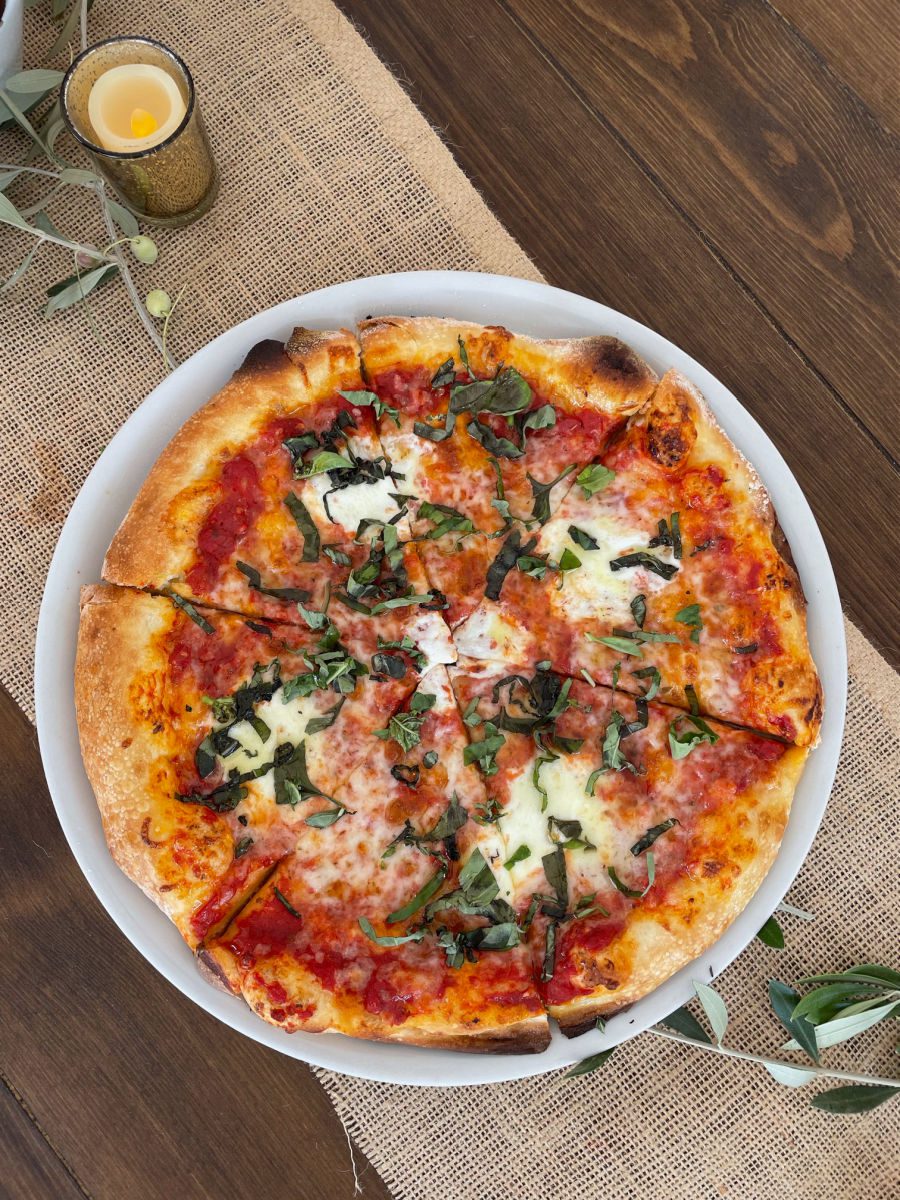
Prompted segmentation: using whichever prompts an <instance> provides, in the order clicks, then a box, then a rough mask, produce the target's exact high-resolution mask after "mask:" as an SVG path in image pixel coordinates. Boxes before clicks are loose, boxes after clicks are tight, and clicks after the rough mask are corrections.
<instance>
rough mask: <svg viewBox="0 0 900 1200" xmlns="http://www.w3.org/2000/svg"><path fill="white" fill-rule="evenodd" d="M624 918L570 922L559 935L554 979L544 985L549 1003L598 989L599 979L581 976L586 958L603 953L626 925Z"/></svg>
mask: <svg viewBox="0 0 900 1200" xmlns="http://www.w3.org/2000/svg"><path fill="white" fill-rule="evenodd" d="M624 924H625V923H624V921H621V920H607V919H602V920H592V919H591V918H590V917H587V918H585V920H583V921H570V922H569V923H568V925H566V926H564V927H563V928H562V929H561V930H560V933H559V935H558V940H557V945H556V965H555V968H554V972H553V978H552V979H550V980H547V982H545V983H542V984H541V990H542V992H543V995H544V999H545V1000H546V1002H547V1003H548V1004H566V1003H567V1002H568V1001H569V1000H574V999H575V997H576V996H586V995H588V993H589V992H592V991H594V990H595V988H596V986H597V982H596V980H593V981H592V980H591V979H589V978H586V979H585V981H584V982H581V981H580V980H579V979H578V978H577V977H578V976H579V975H580V974H581V973H582V970H583V962H584V959H585V957H594V956H596V955H599V954H601V953H602V952H603V951H604V950H605V949H606V947H607V946H608V945H609V944H610V943H611V942H612V941H613V939H614V938H616V937H617V936H618V935H619V934H620V933H621V932H622V930H623V928H624Z"/></svg>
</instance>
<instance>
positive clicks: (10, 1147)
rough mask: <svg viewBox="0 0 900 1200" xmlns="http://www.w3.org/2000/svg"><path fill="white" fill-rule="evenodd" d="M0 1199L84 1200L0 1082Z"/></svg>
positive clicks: (38, 1131) (26, 1116) (56, 1158)
mask: <svg viewBox="0 0 900 1200" xmlns="http://www.w3.org/2000/svg"><path fill="white" fill-rule="evenodd" d="M0 1164H2V1165H0V1195H3V1196H9V1197H10V1198H11V1200H47V1197H48V1196H52V1197H53V1198H54V1200H85V1197H86V1196H87V1195H88V1193H87V1192H85V1191H83V1190H82V1188H81V1187H79V1185H78V1183H77V1182H76V1181H75V1180H74V1179H73V1178H72V1176H71V1175H70V1174H69V1172H68V1171H67V1170H66V1168H65V1166H64V1164H63V1163H62V1162H61V1161H60V1159H59V1157H58V1156H57V1155H56V1154H54V1152H53V1150H52V1149H51V1148H50V1146H49V1145H48V1144H47V1142H46V1140H45V1139H44V1138H43V1137H42V1136H41V1132H40V1130H39V1129H38V1128H37V1126H36V1125H35V1124H34V1122H33V1121H31V1120H30V1119H29V1117H28V1114H27V1113H26V1112H25V1110H24V1109H23V1108H22V1107H21V1105H20V1104H19V1102H18V1101H17V1100H16V1098H15V1096H13V1094H12V1092H11V1091H10V1090H9V1089H8V1088H7V1087H5V1086H4V1085H3V1083H2V1082H0Z"/></svg>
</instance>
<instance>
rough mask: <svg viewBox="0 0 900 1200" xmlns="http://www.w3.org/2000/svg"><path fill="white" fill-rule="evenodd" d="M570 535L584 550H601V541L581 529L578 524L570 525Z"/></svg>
mask: <svg viewBox="0 0 900 1200" xmlns="http://www.w3.org/2000/svg"><path fill="white" fill-rule="evenodd" d="M569 537H570V538H571V539H572V541H573V542H574V543H575V545H576V546H580V547H581V548H582V550H599V549H600V543H599V542H598V541H597V539H596V538H593V537H591V535H590V534H589V533H586V532H585V530H583V529H579V528H578V526H577V525H570V526H569Z"/></svg>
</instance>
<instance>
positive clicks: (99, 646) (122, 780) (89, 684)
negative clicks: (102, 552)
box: [75, 584, 233, 945]
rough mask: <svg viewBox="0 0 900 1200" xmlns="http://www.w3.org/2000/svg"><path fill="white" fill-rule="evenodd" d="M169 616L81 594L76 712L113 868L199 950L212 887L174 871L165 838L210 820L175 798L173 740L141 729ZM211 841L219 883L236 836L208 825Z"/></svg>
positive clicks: (208, 854) (156, 729)
mask: <svg viewBox="0 0 900 1200" xmlns="http://www.w3.org/2000/svg"><path fill="white" fill-rule="evenodd" d="M167 607H168V606H167V605H164V604H161V603H160V601H159V600H158V599H156V598H155V597H152V596H148V595H145V594H143V593H141V592H136V591H130V590H126V589H122V588H113V587H109V586H108V585H105V584H92V585H91V586H89V587H86V588H83V589H82V593H81V621H80V624H79V628H78V647H77V651H76V658H75V711H76V715H77V718H78V735H79V738H80V741H81V753H82V758H83V759H84V765H85V770H86V771H87V775H88V779H89V780H90V782H91V786H92V787H93V789H94V795H95V796H96V798H97V806H98V808H99V809H100V816H101V818H102V820H103V832H104V834H105V836H106V841H107V845H108V846H109V849H110V852H111V854H112V856H113V858H114V859H115V861H116V863H117V864H118V866H119V867H120V868H121V869H122V871H124V873H125V874H126V875H127V876H128V877H129V879H131V880H133V882H134V883H136V884H137V885H138V887H139V888H140V889H141V891H143V892H144V894H145V895H147V896H149V897H150V899H151V900H152V901H153V902H154V903H155V904H157V905H158V906H159V907H160V908H161V909H162V910H163V912H164V913H165V914H166V915H167V916H168V917H169V918H170V919H171V920H172V921H173V922H174V923H175V925H176V926H177V927H178V929H179V931H180V933H181V934H182V936H183V937H184V938H185V940H186V941H187V942H188V943H189V944H191V945H193V944H196V935H195V934H194V933H193V931H192V930H191V926H190V917H191V914H192V913H193V912H194V910H195V908H196V907H197V906H198V905H199V904H202V902H203V901H204V899H205V898H206V893H207V891H208V883H207V881H206V879H201V878H194V879H190V878H188V877H187V876H186V875H184V874H182V875H181V876H180V877H178V876H175V877H173V875H172V874H171V872H169V871H167V870H166V857H165V851H164V850H163V842H164V841H165V839H164V838H163V837H162V836H160V831H161V828H168V827H169V825H170V823H177V826H178V828H179V829H180V830H182V831H184V832H185V833H187V832H188V831H189V830H190V829H195V828H197V827H198V826H199V825H200V821H201V817H200V813H199V810H197V809H196V808H189V806H187V805H183V804H179V803H178V801H177V800H175V799H174V798H171V799H170V798H169V797H173V796H174V793H175V791H176V787H177V785H176V781H175V777H174V772H173V771H172V765H171V763H170V762H169V760H168V751H169V744H168V741H167V732H166V730H165V729H164V728H162V726H161V724H153V723H151V721H149V720H146V719H144V720H142V719H141V716H142V712H143V714H145V715H146V714H147V713H148V712H149V711H150V709H151V708H152V707H155V705H156V704H157V697H156V696H155V695H154V692H155V690H156V684H157V682H158V680H159V678H160V676H161V674H162V668H161V667H160V668H158V669H154V668H153V667H152V657H150V658H148V647H149V646H150V645H151V644H152V641H153V639H154V637H155V636H157V635H159V634H162V633H163V632H164V631H165V628H166V624H165V613H166V609H167ZM138 662H142V663H147V664H148V668H149V669H148V670H147V672H146V675H145V681H144V686H143V687H142V688H141V689H138V688H137V687H136V685H135V664H136V663H138ZM173 749H174V748H173ZM151 772H152V776H153V784H154V786H153V789H152V790H151V788H150V780H151ZM202 836H203V839H204V842H203V846H204V850H203V857H202V864H201V865H202V868H203V869H204V870H205V871H206V872H207V873H208V874H207V878H210V877H215V876H217V875H219V874H221V873H222V872H223V871H224V870H225V869H226V867H227V866H228V864H230V863H231V861H232V858H233V839H232V835H231V832H230V831H229V829H228V828H227V826H226V824H225V822H224V821H217V822H216V823H214V824H210V823H208V822H203V828H202Z"/></svg>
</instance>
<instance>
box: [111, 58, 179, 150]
mask: <svg viewBox="0 0 900 1200" xmlns="http://www.w3.org/2000/svg"><path fill="white" fill-rule="evenodd" d="M186 111H187V109H186V106H185V103H184V99H183V98H182V95H181V92H180V91H179V89H178V84H177V83H176V82H175V80H174V79H173V78H172V76H171V75H169V74H168V73H167V72H166V71H164V70H163V69H162V67H157V66H154V65H153V64H152V63H137V62H135V63H122V65H121V66H118V67H111V68H110V69H109V70H108V71H104V72H103V74H102V75H100V76H99V77H98V79H97V81H96V83H95V84H94V86H93V87H92V88H91V92H90V95H89V97H88V118H89V120H90V122H91V124H92V125H93V127H94V132H95V133H96V135H97V141H98V143H99V144H100V145H101V146H102V147H103V148H104V149H105V150H111V151H114V152H118V153H125V154H128V153H133V152H134V151H139V150H147V149H149V148H150V147H151V146H156V145H159V143H160V142H164V141H165V140H166V138H167V137H170V136H171V134H173V133H174V132H175V130H176V129H177V128H178V126H179V125H180V124H181V122H182V121H183V120H184V115H185V112H186Z"/></svg>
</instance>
